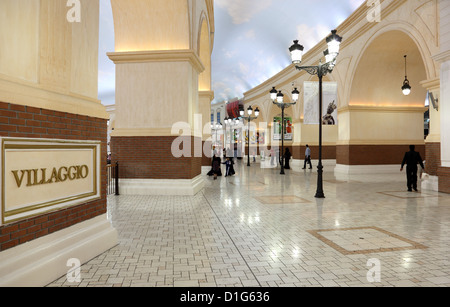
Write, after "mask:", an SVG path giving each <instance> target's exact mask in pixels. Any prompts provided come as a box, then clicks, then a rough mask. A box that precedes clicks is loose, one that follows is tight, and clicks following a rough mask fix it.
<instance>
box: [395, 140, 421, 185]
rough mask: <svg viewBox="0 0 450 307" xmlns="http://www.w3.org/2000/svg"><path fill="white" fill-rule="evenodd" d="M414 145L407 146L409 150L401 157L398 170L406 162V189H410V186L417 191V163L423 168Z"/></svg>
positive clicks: (401, 169)
mask: <svg viewBox="0 0 450 307" xmlns="http://www.w3.org/2000/svg"><path fill="white" fill-rule="evenodd" d="M415 148H416V147H415V146H414V145H410V146H409V151H408V152H407V153H405V157H404V158H403V162H402V167H401V168H400V171H403V167H404V166H405V164H406V178H407V185H408V191H410V192H411V191H412V189H411V188H413V189H414V191H417V164H420V166H421V167H422V169H424V168H425V166H424V165H423V162H422V158H421V157H420V153H418V152H417V151H414V150H415Z"/></svg>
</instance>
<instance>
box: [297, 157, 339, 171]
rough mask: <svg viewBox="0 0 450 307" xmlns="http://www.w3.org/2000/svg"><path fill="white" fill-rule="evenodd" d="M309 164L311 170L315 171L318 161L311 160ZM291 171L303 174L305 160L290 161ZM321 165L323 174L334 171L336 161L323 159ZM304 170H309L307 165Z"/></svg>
mask: <svg viewBox="0 0 450 307" xmlns="http://www.w3.org/2000/svg"><path fill="white" fill-rule="evenodd" d="M311 164H312V170H313V171H317V165H318V164H319V160H311ZM290 165H291V169H292V170H293V171H294V172H303V171H304V169H303V166H304V165H305V160H304V159H303V160H297V159H293V160H291V163H290ZM322 165H323V171H324V172H330V171H332V170H334V168H335V167H336V160H334V159H325V160H322ZM306 169H307V170H309V164H307V165H306Z"/></svg>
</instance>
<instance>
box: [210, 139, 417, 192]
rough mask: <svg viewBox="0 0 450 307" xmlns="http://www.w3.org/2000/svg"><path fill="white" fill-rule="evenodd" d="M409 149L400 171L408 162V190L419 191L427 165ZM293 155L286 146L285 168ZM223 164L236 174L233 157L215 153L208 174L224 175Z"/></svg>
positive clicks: (227, 173)
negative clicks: (223, 158)
mask: <svg viewBox="0 0 450 307" xmlns="http://www.w3.org/2000/svg"><path fill="white" fill-rule="evenodd" d="M409 149H410V150H409V151H408V152H406V153H405V156H404V158H403V161H402V165H401V168H400V171H403V168H404V166H405V164H406V178H407V187H408V191H410V192H411V191H412V190H414V191H417V179H418V177H417V171H418V167H417V165H420V166H421V167H422V169H425V166H424V163H423V161H422V157H421V156H420V153H418V152H416V151H415V146H414V145H410V146H409ZM270 156H271V163H273V161H274V158H275V157H277V156H278V155H275V154H274V151H273V149H272V151H271V154H270ZM291 157H292V154H291V152H290V151H289V148H286V150H285V153H284V157H283V158H284V159H283V160H284V168H285V169H290V165H289V162H290V159H291ZM277 158H278V157H277ZM279 162H280V163H281V162H282V160H281V159H280V161H279ZM221 164H225V165H226V171H225V177H228V176H233V175H235V171H234V162H233V159H232V158H229V157H227V158H226V160H225V162H222V160H221V158H220V157H218V156H216V155H214V157H213V159H212V166H211V167H212V168H211V171H210V172H209V173H208V176H214V180H216V179H217V177H218V176H222V170H221ZM307 164H309V169H312V163H311V149H310V148H309V146H308V145H306V150H305V161H304V164H303V169H306V165H307Z"/></svg>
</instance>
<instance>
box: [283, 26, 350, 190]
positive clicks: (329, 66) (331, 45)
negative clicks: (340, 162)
mask: <svg viewBox="0 0 450 307" xmlns="http://www.w3.org/2000/svg"><path fill="white" fill-rule="evenodd" d="M326 42H327V45H328V49H327V50H325V51H324V56H325V60H326V63H325V64H322V61H320V62H319V65H317V66H298V65H300V63H301V61H302V53H303V46H302V45H299V44H298V41H297V40H295V41H294V45H292V46H291V47H290V48H289V51H290V52H291V58H292V63H293V64H295V68H296V69H298V70H304V71H306V72H308V73H309V74H311V75H316V76H318V77H319V165H318V166H317V169H318V176H317V191H316V195H315V197H316V198H325V195H324V193H323V165H322V108H323V107H322V99H323V97H322V95H323V94H322V79H323V77H324V76H326V75H327V74H328V73H331V72H333V69H334V67H335V65H336V59H337V56H338V55H339V50H340V45H341V42H342V37H340V36H339V35H337V31H336V30H333V31H331V35H330V36H328V37H327V39H326Z"/></svg>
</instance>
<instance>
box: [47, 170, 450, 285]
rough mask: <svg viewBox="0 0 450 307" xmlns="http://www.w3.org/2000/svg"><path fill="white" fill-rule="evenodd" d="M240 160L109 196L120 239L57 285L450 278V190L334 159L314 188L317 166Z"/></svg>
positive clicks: (435, 281) (447, 281)
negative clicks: (172, 192) (151, 190)
mask: <svg viewBox="0 0 450 307" xmlns="http://www.w3.org/2000/svg"><path fill="white" fill-rule="evenodd" d="M236 171H237V174H236V176H233V177H227V178H225V177H221V178H219V179H218V180H212V178H209V177H207V176H205V180H206V187H205V189H204V190H203V191H202V192H200V193H198V194H197V195H196V196H193V197H182V196H118V197H116V196H111V197H110V198H109V199H108V207H109V208H108V210H109V215H110V218H111V221H112V223H113V226H114V227H115V228H116V229H117V230H118V233H119V240H120V243H119V245H118V246H117V247H115V248H113V249H111V250H110V251H108V252H106V253H104V254H102V255H100V256H99V257H97V258H96V259H93V260H92V261H90V262H89V263H86V264H84V265H83V266H82V268H81V282H80V283H69V282H68V281H67V279H66V276H63V277H61V278H60V279H59V280H57V281H55V282H54V283H52V284H51V285H49V286H55V287H58V286H78V287H90V286H127V287H128V286H150V287H155V286H166V287H173V286H175V287H179V286H187V287H191V286H192V287H203V286H206V287H216V286H239V287H242V286H244V287H247V286H299V287H300V286H316V287H322V286H325V287H328V286H342V287H348V286H450V259H449V256H448V255H449V251H450V195H447V194H440V193H436V192H432V191H423V192H421V191H419V192H407V191H406V189H407V188H406V178H405V174H404V173H399V174H398V175H393V176H391V175H390V176H381V175H380V176H351V178H349V180H347V181H346V180H342V179H339V180H337V179H336V178H335V176H334V173H333V170H332V169H325V173H324V193H325V196H326V198H325V199H316V198H314V195H315V189H316V181H317V175H316V172H315V170H312V171H311V170H306V171H302V172H300V173H294V172H292V171H291V170H286V175H285V176H281V175H280V174H279V170H277V169H261V168H260V167H259V165H258V164H252V166H251V167H247V166H246V163H243V162H238V163H236ZM386 180H388V181H386ZM419 186H420V184H419ZM374 260H376V261H375V262H374ZM373 263H376V264H378V266H373V265H372V264H373ZM374 269H376V270H378V271H377V272H378V273H379V275H378V276H379V279H373V278H372V279H371V278H369V277H368V276H369V273H371V272H372V271H373V270H374Z"/></svg>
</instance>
